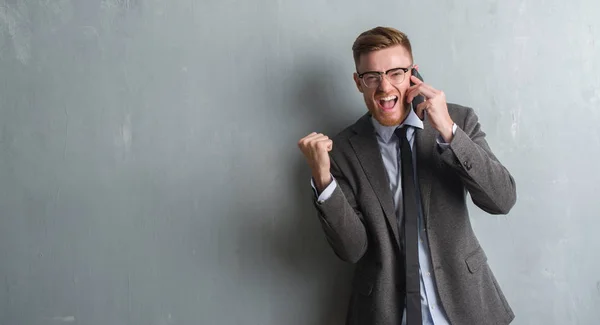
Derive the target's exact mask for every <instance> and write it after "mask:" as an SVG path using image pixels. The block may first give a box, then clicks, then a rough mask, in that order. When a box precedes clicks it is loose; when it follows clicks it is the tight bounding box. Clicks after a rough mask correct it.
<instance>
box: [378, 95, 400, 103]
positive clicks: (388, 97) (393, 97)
mask: <svg viewBox="0 0 600 325" xmlns="http://www.w3.org/2000/svg"><path fill="white" fill-rule="evenodd" d="M396 98H398V96H395V95H392V96H387V97H382V98H379V100H383V101H386V102H387V101H388V100H394V99H396Z"/></svg>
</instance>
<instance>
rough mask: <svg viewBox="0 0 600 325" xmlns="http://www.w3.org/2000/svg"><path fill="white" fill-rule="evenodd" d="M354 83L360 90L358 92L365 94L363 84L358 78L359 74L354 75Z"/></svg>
mask: <svg viewBox="0 0 600 325" xmlns="http://www.w3.org/2000/svg"><path fill="white" fill-rule="evenodd" d="M353 76H354V83H355V84H356V88H357V89H358V91H360V92H361V93H362V92H363V84H362V82H361V81H360V78H359V77H358V73H356V72H355V73H354V75H353Z"/></svg>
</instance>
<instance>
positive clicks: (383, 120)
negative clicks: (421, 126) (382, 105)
mask: <svg viewBox="0 0 600 325" xmlns="http://www.w3.org/2000/svg"><path fill="white" fill-rule="evenodd" d="M376 110H377V109H375V110H373V109H371V110H370V111H371V115H373V117H375V119H376V120H377V122H379V124H381V125H383V126H394V125H399V124H400V123H402V120H403V118H404V115H405V114H403V112H400V111H394V112H393V113H391V114H390V113H387V114H386V113H382V112H380V111H376Z"/></svg>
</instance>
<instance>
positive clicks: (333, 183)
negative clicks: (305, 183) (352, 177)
mask: <svg viewBox="0 0 600 325" xmlns="http://www.w3.org/2000/svg"><path fill="white" fill-rule="evenodd" d="M310 185H311V186H312V188H313V191H315V197H317V202H318V203H319V204H321V203H323V202H325V201H326V200H327V199H329V198H330V197H331V194H333V191H334V190H335V188H336V186H337V183H336V181H335V178H334V177H333V175H331V183H329V185H327V187H326V188H325V189H324V190H323V193H321V195H319V192H318V191H317V188H316V187H315V181H314V179H313V178H312V177H311V179H310Z"/></svg>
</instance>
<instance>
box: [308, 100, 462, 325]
mask: <svg viewBox="0 0 600 325" xmlns="http://www.w3.org/2000/svg"><path fill="white" fill-rule="evenodd" d="M371 121H372V123H373V127H374V128H375V131H376V132H377V143H378V144H379V151H380V152H381V158H383V164H384V167H385V169H386V173H387V176H388V179H389V180H390V190H391V191H392V194H393V198H394V205H395V208H396V215H397V217H398V220H402V184H401V178H402V177H401V175H402V173H401V170H400V167H401V164H400V163H399V162H400V139H398V137H397V136H395V135H394V130H396V129H397V128H398V127H401V126H403V125H409V126H411V127H409V128H408V130H407V132H406V136H407V138H408V141H409V142H410V146H411V148H412V150H413V156H412V157H413V166H414V168H415V170H414V173H415V175H416V172H417V170H416V169H417V161H416V157H417V155H416V154H415V153H416V152H415V147H414V145H413V144H414V138H415V129H414V128H420V129H422V128H423V121H421V119H420V118H419V117H418V116H417V114H415V112H414V111H413V110H412V109H411V110H410V113H409V115H408V117H407V118H406V119H405V120H404V122H403V123H402V124H400V125H397V126H383V125H381V124H380V123H379V122H377V120H376V119H374V118H371ZM456 128H457V125H456V124H454V126H453V128H452V132H453V134H455V133H456ZM437 143H438V145H439V146H441V147H442V148H447V147H448V146H449V144H448V143H445V142H444V140H443V139H442V138H441V136H440V137H439V138H438V139H437ZM332 179H333V181H332V182H331V184H329V185H328V186H327V188H325V190H323V192H322V193H321V194H320V195H319V196H318V198H317V200H318V202H321V203H322V202H324V201H325V200H327V199H328V198H329V197H331V194H332V193H333V191H334V190H335V188H336V186H337V183H336V181H335V178H333V176H332ZM415 179H416V177H415ZM311 185H312V187H313V189H314V190H315V193H316V188H315V185H314V181H313V180H311ZM417 188H418V187H417ZM417 195H419V196H420V195H421V193H417ZM420 204H421V200H419V205H420ZM422 211H423V209H422V208H421V207H420V206H419V229H420V230H421V231H419V268H420V275H421V311H422V316H423V324H427V325H445V324H450V322H449V321H448V317H447V316H446V313H445V312H444V309H443V308H442V305H441V304H440V302H439V295H438V292H437V288H436V285H435V280H434V278H433V277H434V274H433V270H432V268H431V257H430V251H429V243H428V241H427V236H426V235H425V226H424V223H423V216H422V213H423V212H422ZM402 307H403V308H405V306H402ZM403 315H404V316H403V318H402V324H403V325H405V324H406V308H405V309H404V313H403Z"/></svg>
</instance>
